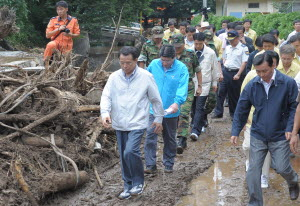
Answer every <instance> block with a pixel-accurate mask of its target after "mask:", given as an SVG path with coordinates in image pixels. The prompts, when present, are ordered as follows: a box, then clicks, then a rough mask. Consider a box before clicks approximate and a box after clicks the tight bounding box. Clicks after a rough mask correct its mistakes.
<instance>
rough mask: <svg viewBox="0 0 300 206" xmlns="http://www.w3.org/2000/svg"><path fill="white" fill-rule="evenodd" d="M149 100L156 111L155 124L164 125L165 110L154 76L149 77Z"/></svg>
mask: <svg viewBox="0 0 300 206" xmlns="http://www.w3.org/2000/svg"><path fill="white" fill-rule="evenodd" d="M148 98H149V100H150V102H151V104H152V108H153V111H154V117H155V119H154V122H158V123H162V120H163V117H164V108H163V104H162V100H161V97H160V94H159V91H158V87H157V85H156V82H155V80H154V78H153V75H151V76H149V88H148Z"/></svg>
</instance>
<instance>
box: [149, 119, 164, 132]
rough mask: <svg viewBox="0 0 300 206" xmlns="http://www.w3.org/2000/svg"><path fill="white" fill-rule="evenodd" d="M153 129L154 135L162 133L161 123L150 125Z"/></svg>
mask: <svg viewBox="0 0 300 206" xmlns="http://www.w3.org/2000/svg"><path fill="white" fill-rule="evenodd" d="M153 127H155V129H154V133H155V134H158V133H160V132H161V131H162V129H163V126H162V124H161V123H158V122H153V124H152V125H151V128H153Z"/></svg>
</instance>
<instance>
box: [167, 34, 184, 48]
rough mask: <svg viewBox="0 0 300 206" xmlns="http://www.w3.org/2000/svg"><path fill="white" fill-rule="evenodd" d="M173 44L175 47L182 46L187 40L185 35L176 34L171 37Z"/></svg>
mask: <svg viewBox="0 0 300 206" xmlns="http://www.w3.org/2000/svg"><path fill="white" fill-rule="evenodd" d="M170 38H171V42H170V43H171V44H172V45H173V46H174V47H181V46H182V45H183V44H184V43H185V42H184V36H183V35H182V34H174V35H172V36H171V37H170Z"/></svg>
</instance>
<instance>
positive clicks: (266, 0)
mask: <svg viewBox="0 0 300 206" xmlns="http://www.w3.org/2000/svg"><path fill="white" fill-rule="evenodd" d="M248 3H259V8H248ZM223 4H224V0H216V14H217V15H218V16H222V15H223V16H229V15H230V13H231V12H241V14H242V16H244V15H245V14H246V13H247V12H269V13H273V12H276V11H277V10H276V9H274V7H273V5H272V0H228V6H227V13H226V14H223V13H222V8H223Z"/></svg>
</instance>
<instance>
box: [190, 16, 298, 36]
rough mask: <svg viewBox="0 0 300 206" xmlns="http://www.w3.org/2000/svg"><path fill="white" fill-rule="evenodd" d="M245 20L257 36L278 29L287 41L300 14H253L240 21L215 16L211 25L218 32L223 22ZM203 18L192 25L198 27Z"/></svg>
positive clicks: (211, 20)
mask: <svg viewBox="0 0 300 206" xmlns="http://www.w3.org/2000/svg"><path fill="white" fill-rule="evenodd" d="M245 19H251V20H252V26H251V28H252V29H253V30H255V31H256V32H257V35H259V36H260V35H263V34H266V33H269V32H270V31H271V30H272V29H278V31H279V32H280V34H279V36H280V38H284V39H286V38H287V36H288V34H289V33H290V32H292V31H293V30H294V28H293V21H294V20H295V19H300V12H292V13H287V14H285V13H272V14H260V13H252V14H247V15H245V16H244V17H243V18H241V19H239V18H236V17H233V16H214V15H209V20H208V21H209V23H210V24H214V25H215V26H216V30H219V29H220V28H221V22H222V21H223V20H230V21H231V22H234V21H243V20H245ZM200 20H201V16H200V15H199V16H196V17H195V18H194V19H193V20H192V25H197V24H198V23H200Z"/></svg>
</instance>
